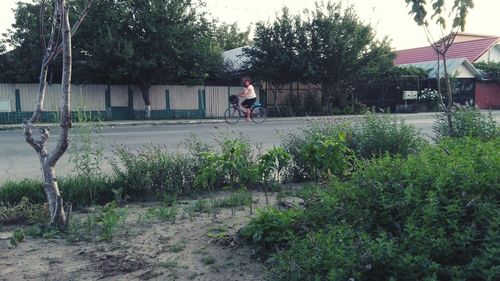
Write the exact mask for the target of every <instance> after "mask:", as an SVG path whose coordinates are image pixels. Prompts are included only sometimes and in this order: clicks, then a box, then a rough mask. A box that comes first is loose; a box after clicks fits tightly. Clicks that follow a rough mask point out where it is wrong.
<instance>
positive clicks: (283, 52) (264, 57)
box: [243, 8, 307, 110]
mask: <svg viewBox="0 0 500 281" xmlns="http://www.w3.org/2000/svg"><path fill="white" fill-rule="evenodd" d="M303 25H304V23H303V22H302V20H301V18H300V16H299V15H291V14H290V12H289V10H288V9H287V8H283V10H282V13H281V15H279V16H277V17H276V19H275V20H274V21H273V22H259V23H257V25H256V28H255V36H254V39H253V43H252V45H251V46H250V47H248V48H244V49H243V51H244V53H245V54H246V55H247V56H249V58H250V63H249V65H248V68H249V69H248V70H249V72H250V73H251V75H252V76H254V77H257V78H261V79H262V80H264V81H266V82H268V83H269V86H270V88H271V90H272V91H273V92H277V91H279V90H280V88H281V87H282V86H283V85H284V84H286V83H290V82H293V81H302V80H303V79H304V76H305V72H306V68H305V62H304V61H303V59H304V58H303V56H300V54H301V53H302V50H303V49H304V48H307V46H306V45H305V44H307V40H306V37H305V36H306V34H305V29H304V26H303ZM277 109H278V110H279V108H277Z"/></svg>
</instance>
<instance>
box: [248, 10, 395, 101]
mask: <svg viewBox="0 0 500 281" xmlns="http://www.w3.org/2000/svg"><path fill="white" fill-rule="evenodd" d="M374 37H375V33H374V31H373V29H372V28H371V27H370V26H369V25H365V24H363V23H362V22H361V20H359V18H358V17H357V15H356V13H355V11H354V9H353V8H352V7H348V8H346V9H343V8H342V6H341V4H338V3H332V2H327V3H326V4H323V3H318V4H317V5H316V8H315V9H314V10H313V11H306V12H304V14H303V15H302V16H300V15H295V16H292V15H290V14H289V12H288V10H287V9H284V10H283V12H282V14H281V15H280V16H278V17H277V18H276V19H275V20H274V22H273V23H259V24H257V28H256V32H255V38H254V42H253V45H252V46H251V48H248V49H246V50H245V52H246V53H247V55H249V57H250V61H251V64H252V68H251V70H252V72H253V73H255V74H256V75H257V76H260V77H262V79H264V80H266V81H271V82H273V83H274V84H277V85H279V84H284V83H288V82H292V81H302V82H307V83H311V84H315V85H317V86H318V88H319V89H321V92H322V104H323V105H324V106H331V105H332V103H333V102H335V103H337V105H338V106H344V105H345V101H346V98H347V94H346V93H347V91H346V89H347V88H348V87H349V86H351V83H352V82H353V80H355V78H356V77H359V76H360V75H361V74H362V73H363V71H365V70H366V68H367V67H370V68H372V69H375V68H382V67H385V68H387V67H390V66H392V59H393V57H394V54H393V51H392V49H391V47H390V45H389V41H388V40H384V41H382V42H378V41H376V40H375V39H374Z"/></svg>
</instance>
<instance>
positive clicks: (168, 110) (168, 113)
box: [165, 89, 172, 118]
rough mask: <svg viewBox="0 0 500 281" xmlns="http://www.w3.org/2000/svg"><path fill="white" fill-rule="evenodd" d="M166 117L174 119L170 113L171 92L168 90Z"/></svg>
mask: <svg viewBox="0 0 500 281" xmlns="http://www.w3.org/2000/svg"><path fill="white" fill-rule="evenodd" d="M165 115H166V116H167V118H171V117H172V114H171V111H170V91H169V90H168V89H166V90H165Z"/></svg>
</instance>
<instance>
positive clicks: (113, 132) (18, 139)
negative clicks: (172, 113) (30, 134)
mask: <svg viewBox="0 0 500 281" xmlns="http://www.w3.org/2000/svg"><path fill="white" fill-rule="evenodd" d="M403 116H404V117H403V118H404V119H405V120H406V122H407V123H410V124H413V125H415V127H416V128H418V129H420V130H421V132H422V133H423V134H424V135H427V136H430V135H431V134H432V130H431V128H432V122H433V120H434V119H433V118H432V117H431V116H429V115H418V114H417V115H403ZM307 124H310V121H309V120H307V119H279V120H272V119H271V120H268V121H266V122H265V123H263V124H260V125H256V124H253V123H245V122H243V123H241V122H240V123H239V124H237V125H227V124H225V123H208V124H182V125H156V126H152V125H148V126H145V125H144V126H119V127H105V128H104V129H103V131H102V133H101V134H100V137H99V136H98V135H95V136H94V140H96V141H97V140H99V139H102V142H103V144H104V148H105V155H106V156H111V155H112V153H111V152H112V150H113V146H114V145H115V144H116V143H119V144H125V145H127V146H128V147H129V148H131V149H137V148H140V147H141V146H142V145H144V144H161V145H165V146H166V148H167V149H168V150H171V151H176V150H178V151H183V150H185V149H184V148H183V146H182V142H183V140H185V139H186V138H189V137H190V135H191V134H194V135H196V136H198V137H199V138H201V139H202V140H203V141H207V142H210V143H213V142H214V140H215V138H216V137H217V136H220V135H221V134H226V133H229V134H238V133H245V134H246V135H247V136H248V137H249V138H250V140H251V142H252V143H253V144H262V147H263V148H264V149H266V148H270V147H273V145H279V144H280V142H281V139H280V136H281V135H283V134H286V133H288V132H290V131H291V130H294V129H298V128H300V127H302V126H307ZM56 133H57V131H53V132H52V134H53V135H55V134H56ZM55 139H56V138H55V137H52V138H51V140H52V142H50V143H49V144H50V145H51V146H50V147H51V148H52V147H54V141H55ZM0 143H1V144H2V145H1V149H0V183H2V182H4V181H6V180H8V179H19V178H24V177H38V176H39V175H40V164H39V162H38V158H37V155H36V154H35V152H34V151H33V150H32V149H31V148H30V147H29V146H28V145H27V144H26V143H25V142H24V139H23V137H22V133H21V131H20V130H11V131H0ZM69 156H70V154H69V153H66V154H65V156H64V157H63V158H62V159H61V160H60V162H59V163H58V168H57V169H58V175H67V174H69V173H71V172H72V169H73V165H72V164H71V163H70V162H69V158H70V157H69ZM104 169H105V170H109V169H110V168H109V165H105V166H104Z"/></svg>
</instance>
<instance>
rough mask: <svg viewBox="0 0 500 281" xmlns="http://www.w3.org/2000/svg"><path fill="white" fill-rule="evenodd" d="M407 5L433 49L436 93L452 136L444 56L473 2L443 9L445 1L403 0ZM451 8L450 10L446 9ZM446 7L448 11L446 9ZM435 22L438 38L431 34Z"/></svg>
mask: <svg viewBox="0 0 500 281" xmlns="http://www.w3.org/2000/svg"><path fill="white" fill-rule="evenodd" d="M405 2H406V4H407V5H408V6H410V12H409V14H410V15H413V20H414V21H415V22H416V23H417V24H418V25H419V26H422V27H423V28H424V32H425V36H426V38H427V41H428V42H429V44H430V45H431V46H432V48H433V49H434V52H435V53H436V58H437V61H438V65H437V71H436V80H437V85H438V93H439V96H440V101H441V105H442V107H443V108H444V111H445V114H446V116H447V119H448V129H449V130H450V135H453V125H452V116H451V109H452V106H453V95H452V90H451V88H452V87H451V81H450V76H449V73H448V67H447V64H446V53H447V52H448V50H449V49H450V47H451V45H452V44H453V42H454V41H455V37H456V35H457V33H458V32H459V31H463V30H464V29H465V23H466V19H467V15H468V13H469V10H470V9H472V8H474V3H473V1H472V0H452V1H451V2H452V3H453V4H452V5H448V6H446V3H450V1H445V0H431V1H430V2H429V3H428V2H427V0H405ZM450 6H451V9H449V7H450ZM447 8H448V9H447ZM429 12H430V13H431V14H430V13H429ZM450 20H451V22H452V24H451V27H450V28H448V24H447V22H448V21H450ZM432 22H435V23H436V25H437V29H438V30H439V31H438V34H439V36H440V38H439V39H436V37H435V36H434V35H433V33H432V30H431V25H430V24H431V23H432ZM441 61H442V62H443V76H444V77H443V78H444V80H445V83H446V93H447V100H448V104H447V105H445V103H444V101H443V96H442V94H441V92H442V91H441V74H440V62H441Z"/></svg>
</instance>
